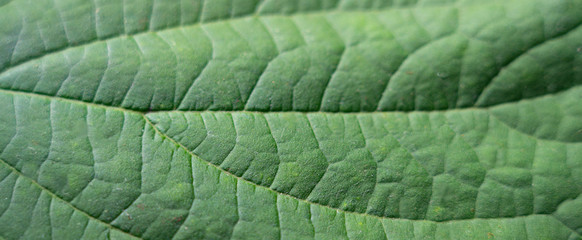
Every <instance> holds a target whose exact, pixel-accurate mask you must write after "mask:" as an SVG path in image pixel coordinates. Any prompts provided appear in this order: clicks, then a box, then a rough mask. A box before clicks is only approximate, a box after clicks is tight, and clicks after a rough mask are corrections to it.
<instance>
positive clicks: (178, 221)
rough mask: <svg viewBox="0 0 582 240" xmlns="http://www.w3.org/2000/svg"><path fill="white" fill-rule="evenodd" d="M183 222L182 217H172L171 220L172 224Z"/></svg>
mask: <svg viewBox="0 0 582 240" xmlns="http://www.w3.org/2000/svg"><path fill="white" fill-rule="evenodd" d="M183 220H184V218H183V217H182V216H178V217H173V218H172V222H174V223H180V222H182V221H183Z"/></svg>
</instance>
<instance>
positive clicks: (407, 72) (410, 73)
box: [405, 71, 414, 75]
mask: <svg viewBox="0 0 582 240" xmlns="http://www.w3.org/2000/svg"><path fill="white" fill-rule="evenodd" d="M405 73H406V74H408V75H412V74H414V72H411V71H406V72H405Z"/></svg>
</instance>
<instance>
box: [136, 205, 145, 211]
mask: <svg viewBox="0 0 582 240" xmlns="http://www.w3.org/2000/svg"><path fill="white" fill-rule="evenodd" d="M136 207H137V208H139V209H140V210H144V209H145V205H143V204H141V203H140V204H138V205H137V206H136Z"/></svg>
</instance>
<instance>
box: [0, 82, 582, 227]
mask: <svg viewBox="0 0 582 240" xmlns="http://www.w3.org/2000/svg"><path fill="white" fill-rule="evenodd" d="M0 93H9V94H14V95H25V96H29V97H39V98H44V99H47V100H49V101H50V100H58V101H64V102H70V103H73V104H77V105H85V106H93V107H98V108H105V109H111V110H115V111H121V112H126V113H132V114H137V115H139V116H141V117H142V118H143V119H144V121H145V123H146V124H147V125H150V126H151V127H152V129H153V130H154V131H155V132H156V134H158V135H159V136H161V137H162V138H165V139H168V140H169V141H170V142H172V143H173V144H174V145H175V146H177V147H179V148H181V149H182V150H184V151H186V152H187V153H188V154H189V155H191V156H192V157H193V159H196V160H197V161H200V162H201V163H203V164H206V165H208V166H211V167H213V168H216V169H218V170H219V171H220V172H221V173H224V174H226V175H228V176H230V177H234V178H235V179H237V181H242V182H245V183H247V184H251V185H253V186H255V187H259V188H264V189H265V190H267V191H269V192H273V193H275V194H278V195H282V196H285V197H289V198H291V199H294V200H296V201H301V202H304V203H306V204H309V205H315V206H320V207H323V208H328V209H332V210H334V211H337V212H342V213H344V214H355V215H360V216H363V217H371V218H375V219H378V220H380V222H382V221H381V220H384V219H394V220H409V221H428V222H434V223H447V222H457V221H471V220H476V219H483V220H493V219H515V218H525V217H528V216H534V215H542V216H551V217H552V218H555V216H554V215H553V213H547V214H536V213H532V214H529V215H523V216H514V217H496V218H478V217H474V218H468V219H451V220H444V221H433V220H427V219H403V218H393V217H382V216H376V215H371V214H368V213H361V212H352V211H346V210H343V209H339V208H335V207H332V206H327V205H322V204H319V203H314V202H311V201H308V200H306V199H301V198H297V197H295V196H292V195H289V194H286V193H282V192H278V191H275V190H273V189H271V188H269V187H267V186H262V185H259V184H256V183H254V182H252V181H249V180H246V179H244V178H242V177H239V176H236V175H234V174H233V173H230V172H228V171H226V170H224V169H222V168H220V167H219V166H217V165H215V164H213V163H211V162H209V161H206V160H204V159H202V158H201V157H199V156H198V155H196V154H194V153H193V152H191V151H190V150H189V149H188V148H186V147H185V146H184V145H182V144H181V143H179V142H177V141H176V140H174V139H173V138H171V137H169V136H168V135H166V134H164V133H162V132H161V131H160V130H159V129H158V128H157V127H156V126H155V124H153V123H152V122H151V121H150V120H149V119H148V117H147V115H148V114H147V113H144V112H137V111H133V110H127V109H124V108H119V107H111V106H106V105H99V104H92V103H86V102H82V101H79V100H72V99H66V98H60V97H51V96H46V95H39V94H35V93H23V92H15V91H6V90H3V89H0ZM473 110H481V111H484V110H485V109H483V108H477V109H475V108H472V109H455V110H452V111H473ZM449 111H450V110H449ZM167 112H172V111H167ZM190 112H212V113H215V112H216V111H190ZM223 112H227V111H223ZM244 112H249V111H244ZM442 112H445V111H442ZM251 113H260V114H265V112H251ZM286 113H299V114H310V113H312V112H308V113H305V112H286ZM374 113H376V114H378V113H385V112H370V113H325V114H374ZM408 113H410V112H408ZM147 125H144V128H145V127H146V126H147ZM528 136H529V137H532V138H535V137H534V136H531V135H528ZM544 140H545V141H555V140H547V139H544ZM0 164H3V165H6V166H7V167H8V168H10V169H11V170H12V171H14V172H15V173H16V174H18V175H19V176H22V177H24V178H26V179H28V180H30V181H31V182H32V183H33V184H34V185H36V186H38V187H39V188H41V189H42V190H43V191H46V192H47V193H49V194H50V195H51V196H52V197H55V198H57V199H59V200H61V201H63V202H64V203H66V204H67V205H68V206H70V207H72V208H73V209H74V210H76V211H78V212H80V213H82V214H83V215H85V216H87V217H89V218H90V219H92V220H95V221H98V222H100V223H103V224H105V225H106V226H107V227H109V228H110V229H112V230H116V231H120V232H123V233H124V234H127V235H129V236H131V237H135V238H138V239H142V238H141V237H138V236H135V235H133V234H131V233H129V232H126V231H124V230H122V229H120V228H117V227H115V226H113V225H111V224H110V223H107V222H105V221H103V220H101V219H99V218H97V217H94V216H91V215H90V214H88V213H87V212H85V211H83V210H81V209H79V208H77V207H75V206H74V205H72V203H70V202H68V201H65V200H64V199H63V198H61V197H59V196H58V195H56V194H55V193H53V192H51V191H50V190H49V189H47V188H45V187H43V186H42V185H40V184H39V183H38V182H36V181H35V180H34V179H32V178H30V177H28V176H26V175H24V174H23V173H21V172H20V171H19V170H18V169H16V168H14V167H13V166H12V165H10V164H8V163H7V162H6V161H4V160H2V159H0ZM555 219H556V220H557V221H558V222H559V223H560V224H562V225H564V226H565V227H566V228H568V229H570V230H571V231H572V232H573V233H575V234H578V233H577V231H576V229H572V228H570V227H569V226H567V225H566V224H564V223H563V222H562V221H560V220H559V219H557V218H555ZM578 235H579V234H578Z"/></svg>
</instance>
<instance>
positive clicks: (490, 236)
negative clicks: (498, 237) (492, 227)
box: [487, 232, 495, 239]
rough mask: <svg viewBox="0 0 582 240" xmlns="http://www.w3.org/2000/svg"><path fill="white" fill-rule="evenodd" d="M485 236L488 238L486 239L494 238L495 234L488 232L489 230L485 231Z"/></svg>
mask: <svg viewBox="0 0 582 240" xmlns="http://www.w3.org/2000/svg"><path fill="white" fill-rule="evenodd" d="M487 238H488V239H492V238H495V235H493V233H490V232H488V233H487Z"/></svg>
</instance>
